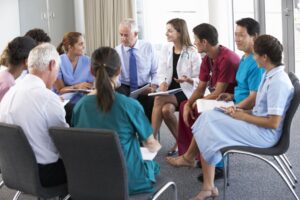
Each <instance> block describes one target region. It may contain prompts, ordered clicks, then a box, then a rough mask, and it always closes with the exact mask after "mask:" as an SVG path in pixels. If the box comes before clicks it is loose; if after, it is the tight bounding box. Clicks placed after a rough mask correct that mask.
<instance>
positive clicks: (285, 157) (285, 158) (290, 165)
mask: <svg viewBox="0 0 300 200" xmlns="http://www.w3.org/2000/svg"><path fill="white" fill-rule="evenodd" d="M282 156H283V158H284V160H285V161H286V162H287V163H288V166H289V167H290V168H293V167H292V164H291V162H290V161H289V159H288V158H287V156H286V155H285V153H284V154H282Z"/></svg>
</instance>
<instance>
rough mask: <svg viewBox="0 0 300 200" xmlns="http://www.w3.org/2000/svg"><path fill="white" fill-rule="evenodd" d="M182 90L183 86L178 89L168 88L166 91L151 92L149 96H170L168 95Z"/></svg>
mask: <svg viewBox="0 0 300 200" xmlns="http://www.w3.org/2000/svg"><path fill="white" fill-rule="evenodd" d="M181 91H182V89H181V88H176V89H173V90H168V91H164V92H153V93H149V94H148V96H168V95H172V94H176V93H178V92H181Z"/></svg>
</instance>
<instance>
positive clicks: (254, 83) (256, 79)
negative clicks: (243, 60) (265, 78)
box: [247, 62, 264, 91]
mask: <svg viewBox="0 0 300 200" xmlns="http://www.w3.org/2000/svg"><path fill="white" fill-rule="evenodd" d="M263 72H264V70H263V69H262V68H258V67H257V64H256V62H255V63H253V64H252V66H251V70H250V71H249V73H248V78H247V81H248V86H249V90H250V91H257V90H258V86H259V84H260V82H261V78H262V75H263Z"/></svg>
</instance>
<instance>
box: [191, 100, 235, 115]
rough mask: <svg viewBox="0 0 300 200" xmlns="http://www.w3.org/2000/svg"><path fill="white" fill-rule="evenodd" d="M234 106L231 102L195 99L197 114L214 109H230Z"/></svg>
mask: <svg viewBox="0 0 300 200" xmlns="http://www.w3.org/2000/svg"><path fill="white" fill-rule="evenodd" d="M230 106H234V103H233V101H228V102H226V101H217V100H211V99H197V110H198V112H199V113H201V112H204V111H207V110H212V109H214V108H215V107H230Z"/></svg>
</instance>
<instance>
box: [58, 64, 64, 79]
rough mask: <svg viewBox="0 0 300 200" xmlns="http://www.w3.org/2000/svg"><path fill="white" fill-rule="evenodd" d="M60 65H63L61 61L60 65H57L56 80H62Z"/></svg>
mask: <svg viewBox="0 0 300 200" xmlns="http://www.w3.org/2000/svg"><path fill="white" fill-rule="evenodd" d="M62 65H63V63H61V65H60V67H59V70H58V74H57V79H58V80H62V79H63V75H62V70H61V68H62Z"/></svg>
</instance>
